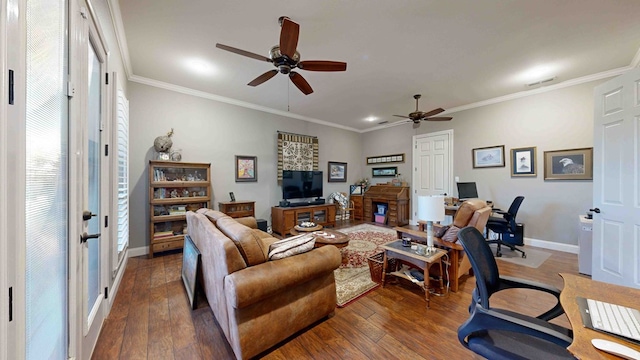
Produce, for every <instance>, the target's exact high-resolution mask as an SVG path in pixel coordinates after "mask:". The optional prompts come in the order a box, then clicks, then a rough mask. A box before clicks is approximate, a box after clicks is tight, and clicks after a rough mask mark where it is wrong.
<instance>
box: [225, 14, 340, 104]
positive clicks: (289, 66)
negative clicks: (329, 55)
mask: <svg viewBox="0 0 640 360" xmlns="http://www.w3.org/2000/svg"><path fill="white" fill-rule="evenodd" d="M278 22H279V24H280V26H281V27H282V29H281V30H280V44H279V45H275V46H273V47H272V48H271V51H269V57H266V56H262V55H258V54H255V53H252V52H249V51H245V50H240V49H237V48H234V47H231V46H227V45H223V44H216V47H217V48H218V49H222V50H226V51H230V52H232V53H236V54H238V55H243V56H247V57H250V58H252V59H256V60H261V61H266V62H270V63H272V64H273V65H274V66H275V67H277V68H278V70H269V71H267V72H266V73H264V74H262V75H260V76H258V77H257V78H255V79H253V80H252V81H251V82H250V83H248V84H247V85H249V86H258V85H260V84H262V83H263V82H265V81H267V80H269V79H271V78H272V77H274V76H275V75H276V74H277V73H278V72H281V73H283V74H288V75H289V78H290V79H291V82H293V84H294V85H295V86H296V87H297V88H298V89H300V91H302V92H303V93H304V94H305V95H309V94H311V93H312V92H313V89H312V88H311V85H309V83H308V82H307V80H305V79H304V78H303V77H302V75H300V74H298V73H297V72H296V71H293V70H294V69H295V68H298V69H302V70H308V71H345V70H347V63H344V62H339V61H326V60H307V61H300V53H299V52H298V51H297V50H296V48H297V46H298V35H299V33H300V25H298V24H297V23H295V22H293V21H291V19H289V18H288V17H286V16H281V17H280V18H279V19H278Z"/></svg>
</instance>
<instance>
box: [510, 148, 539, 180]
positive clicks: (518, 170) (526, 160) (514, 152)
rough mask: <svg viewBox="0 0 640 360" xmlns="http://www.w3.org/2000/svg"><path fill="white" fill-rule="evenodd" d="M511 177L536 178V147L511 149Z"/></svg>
mask: <svg viewBox="0 0 640 360" xmlns="http://www.w3.org/2000/svg"><path fill="white" fill-rule="evenodd" d="M511 176H532V177H535V176H536V147H535V146H533V147H526V148H516V149H511Z"/></svg>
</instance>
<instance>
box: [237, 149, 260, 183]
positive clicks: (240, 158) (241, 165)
mask: <svg viewBox="0 0 640 360" xmlns="http://www.w3.org/2000/svg"><path fill="white" fill-rule="evenodd" d="M243 181H258V157H257V156H244V155H236V182H243Z"/></svg>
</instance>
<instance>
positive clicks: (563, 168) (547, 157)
mask: <svg viewBox="0 0 640 360" xmlns="http://www.w3.org/2000/svg"><path fill="white" fill-rule="evenodd" d="M544 179H545V180H593V148H582V149H569V150H554V151H545V152H544Z"/></svg>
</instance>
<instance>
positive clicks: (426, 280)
mask: <svg viewBox="0 0 640 360" xmlns="http://www.w3.org/2000/svg"><path fill="white" fill-rule="evenodd" d="M430 267H431V264H430V263H425V264H424V281H423V283H422V287H423V288H424V299H425V300H426V301H427V309H430V308H431V307H430V305H431V292H430V291H429V268H430Z"/></svg>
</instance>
